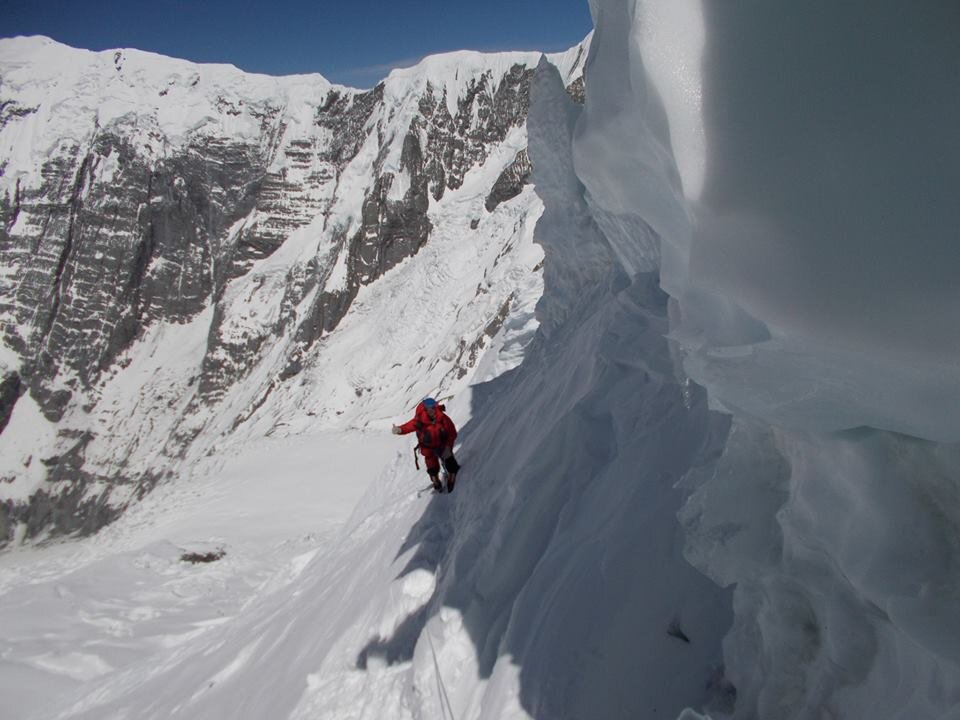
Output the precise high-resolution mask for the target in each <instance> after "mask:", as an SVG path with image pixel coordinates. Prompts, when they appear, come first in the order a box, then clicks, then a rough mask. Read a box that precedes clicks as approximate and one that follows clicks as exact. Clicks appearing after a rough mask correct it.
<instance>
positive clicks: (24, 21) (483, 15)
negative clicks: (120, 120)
mask: <svg viewBox="0 0 960 720" xmlns="http://www.w3.org/2000/svg"><path fill="white" fill-rule="evenodd" d="M0 4H2V6H3V10H2V12H0V36H2V37H10V36H13V35H47V36H49V37H52V38H53V39H54V40H58V41H60V42H63V43H66V44H67V45H73V46H74V47H82V48H88V49H91V50H106V49H110V48H116V47H134V48H139V49H141V50H150V51H153V52H158V53H162V54H164V55H171V56H173V57H180V58H186V59H188V60H194V61H196V62H228V63H232V64H234V65H237V66H238V67H240V68H242V69H244V70H248V71H251V72H264V73H269V74H271V75H286V74H290V73H297V72H319V73H322V74H323V75H324V76H326V77H327V78H328V79H330V80H332V81H334V82H340V83H345V84H348V85H356V86H359V87H369V86H371V85H373V84H375V83H376V82H377V81H378V80H380V79H381V78H383V77H384V76H385V75H386V74H387V72H388V71H389V69H390V68H391V67H396V66H405V65H412V64H414V63H415V62H416V61H417V60H419V59H420V58H421V57H423V56H424V55H430V54H433V53H437V52H445V51H449V50H460V49H464V48H468V49H473V50H486V51H496V50H546V51H556V50H561V49H565V48H567V47H570V46H571V45H574V44H575V43H577V42H579V41H580V40H581V39H583V37H584V36H585V35H586V34H587V33H588V32H589V31H590V28H591V27H592V24H591V22H590V12H589V9H588V6H587V0H535V1H534V0H478V1H476V2H459V0H447V1H446V2H444V1H443V0H396V1H394V2H390V0H339V1H336V0H325V1H322V0H314V1H312V2H310V1H307V0H271V1H270V2H252V1H250V0H199V1H198V0H148V1H141V0H127V1H126V2H124V1H123V0H0Z"/></svg>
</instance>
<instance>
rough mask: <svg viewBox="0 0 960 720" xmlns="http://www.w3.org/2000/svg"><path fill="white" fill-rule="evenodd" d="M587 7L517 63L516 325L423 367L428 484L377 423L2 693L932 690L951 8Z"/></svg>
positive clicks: (790, 700)
mask: <svg viewBox="0 0 960 720" xmlns="http://www.w3.org/2000/svg"><path fill="white" fill-rule="evenodd" d="M592 10H593V13H594V19H595V22H596V31H595V35H594V39H593V43H592V45H591V51H590V57H589V60H588V63H587V71H586V72H587V103H586V105H585V106H584V107H583V108H582V109H581V108H579V107H577V106H574V105H573V104H572V103H571V102H570V101H569V100H568V98H567V96H566V94H565V92H564V90H563V85H564V83H563V81H562V79H561V78H560V76H559V75H558V73H557V71H556V70H554V69H552V68H551V67H549V66H548V65H546V64H543V65H541V67H540V69H539V70H538V74H537V76H536V79H535V82H534V84H533V87H532V89H531V94H532V97H533V101H532V108H531V117H530V122H529V142H530V153H531V159H532V161H533V164H534V167H535V172H534V181H535V184H536V190H537V193H538V195H539V196H540V198H541V200H542V203H543V210H542V215H541V216H540V219H539V221H538V223H537V226H536V228H535V230H534V231H533V236H534V237H535V239H536V240H537V242H538V243H540V244H541V245H542V247H543V252H544V273H543V297H542V299H541V300H540V301H539V302H538V304H537V318H538V319H539V322H540V327H539V330H538V331H537V333H536V335H535V337H534V339H533V340H532V341H531V342H530V343H529V344H528V345H527V346H526V350H525V353H524V356H523V362H522V363H520V364H519V365H516V366H514V367H513V368H512V369H511V370H510V371H508V372H506V373H503V374H500V375H499V376H497V377H495V378H494V379H492V380H491V381H490V382H487V383H483V384H475V385H473V386H472V387H470V388H469V389H468V390H463V391H460V390H458V392H457V394H456V397H454V399H453V400H452V401H451V402H450V412H451V414H452V415H453V417H454V418H455V419H457V420H458V421H461V422H462V421H463V420H466V419H467V418H469V421H468V422H462V424H463V433H462V438H461V443H460V446H459V448H458V454H459V456H460V458H461V460H462V461H463V463H464V466H465V470H464V473H463V477H462V478H461V480H460V482H459V484H458V487H457V491H456V493H454V494H453V495H450V496H430V495H419V494H418V493H417V489H418V488H420V487H422V486H423V485H424V477H423V474H422V473H419V474H418V473H416V472H415V470H414V469H413V468H412V467H411V463H410V458H409V455H408V449H409V445H407V446H406V447H405V449H404V451H403V452H402V453H401V454H400V455H398V456H397V458H396V459H395V461H394V463H393V464H392V465H391V466H390V467H389V468H388V469H387V470H386V471H385V472H384V473H383V474H382V475H381V476H380V477H379V479H378V480H377V481H376V482H375V483H374V484H373V485H372V486H371V487H370V488H369V490H368V491H367V493H366V494H365V495H364V497H363V498H362V499H361V500H360V502H359V504H358V505H357V507H356V509H355V510H354V512H353V514H352V516H351V518H350V519H349V520H348V521H347V523H346V524H345V525H344V526H343V527H342V529H341V530H340V531H339V532H338V533H337V534H336V535H335V536H333V537H332V538H330V539H329V540H328V541H327V542H324V543H322V544H320V545H319V546H314V547H312V548H311V550H315V551H316V553H315V554H314V555H312V556H311V557H307V556H305V555H303V552H302V551H301V552H298V551H297V550H294V549H289V550H288V549H282V550H281V549H277V550H276V552H277V556H276V557H277V558H278V559H277V564H278V567H276V571H275V573H274V574H272V575H270V576H269V577H266V576H263V575H261V576H259V577H261V579H262V582H261V584H260V585H259V586H258V589H257V591H256V592H255V593H250V594H247V595H246V596H245V597H247V598H248V600H247V602H246V603H240V604H239V607H238V606H237V605H236V604H235V605H232V606H230V608H229V609H230V612H229V613H225V615H227V616H228V617H229V619H228V620H226V621H224V622H221V623H219V624H216V625H210V624H209V623H207V624H204V625H201V626H200V627H199V628H198V627H195V626H191V627H190V629H189V631H190V632H194V631H197V630H201V629H202V632H198V633H197V634H196V635H192V636H190V637H189V638H188V640H185V641H184V642H182V643H180V644H178V645H175V646H174V647H165V646H161V647H159V648H155V647H150V648H149V649H144V648H143V647H142V646H138V645H137V644H136V643H134V646H135V647H139V648H140V651H139V656H138V658H136V659H135V661H134V662H130V663H128V664H126V665H125V666H124V667H123V668H122V669H119V670H117V671H115V672H114V671H112V670H111V667H113V663H111V662H110V660H109V659H108V658H106V657H104V656H100V655H98V654H97V653H95V652H93V651H91V650H90V647H89V646H88V647H87V649H86V650H85V651H81V650H75V651H74V650H71V651H68V652H66V653H62V655H61V656H53V657H51V654H50V652H49V650H46V651H43V652H40V653H39V654H38V655H36V656H32V655H31V656H29V657H31V658H32V661H33V666H39V667H41V668H43V669H44V672H57V671H60V672H61V673H62V672H63V669H64V668H67V669H68V671H69V672H68V675H69V673H72V675H73V676H74V677H86V678H88V681H87V682H88V684H87V685H85V686H83V687H75V688H73V689H72V690H70V691H69V692H67V691H65V692H64V694H63V695H60V696H59V697H58V698H57V699H56V700H55V701H52V702H51V705H50V706H48V707H46V708H37V709H36V710H37V712H35V713H34V716H35V717H63V718H68V717H87V718H121V717H129V716H134V715H135V716H137V717H144V718H166V717H171V716H182V717H191V718H260V717H264V716H270V717H291V718H317V717H322V718H385V717H389V718H438V717H439V718H457V719H458V720H459V719H461V718H473V719H476V718H483V719H492V718H531V717H532V718H583V717H597V718H621V717H624V718H626V717H631V718H633V717H644V718H656V717H666V718H675V717H682V718H684V720H689V719H691V718H696V717H703V714H704V713H706V714H708V715H710V716H711V717H714V718H724V717H733V718H738V719H739V718H744V719H747V718H762V719H763V720H767V719H774V720H780V719H791V718H804V719H806V718H824V717H832V718H858V719H859V718H874V717H876V718H885V719H886V718H898V719H899V718H903V719H906V718H944V719H946V718H953V717H957V709H958V707H960V661H958V648H960V644H958V642H957V637H960V634H958V632H957V631H958V628H957V618H958V615H957V612H956V607H957V600H958V598H957V592H958V590H957V588H958V587H960V583H958V578H960V572H958V568H960V563H958V558H960V548H958V545H957V542H956V538H957V528H958V527H960V502H958V497H960V494H958V490H957V488H958V485H957V483H958V477H960V452H958V446H957V444H956V440H957V438H956V428H957V427H960V423H957V416H956V410H955V408H956V407H957V405H956V403H955V402H954V399H955V393H956V392H957V388H958V386H960V385H958V383H956V366H955V361H954V357H955V356H954V354H952V353H953V348H954V345H953V343H954V341H955V340H956V335H955V333H954V332H953V327H954V326H955V323H952V322H951V318H952V317H953V316H954V315H955V314H956V310H957V303H956V297H955V291H956V288H957V283H956V275H955V274H951V269H952V268H956V267H957V266H958V264H957V263H956V260H957V259H958V258H957V254H956V243H953V242H951V241H950V240H949V238H950V237H952V236H951V235H950V234H949V233H950V232H951V230H952V231H953V232H955V227H956V223H954V222H953V221H954V215H953V214H954V213H955V212H956V204H955V203H951V202H949V201H948V200H949V198H948V197H946V198H945V196H949V192H950V191H951V188H955V187H956V183H955V182H954V180H955V178H954V175H953V174H954V173H955V172H956V169H957V168H958V167H960V162H957V161H958V160H960V158H958V157H957V148H958V146H957V144H956V137H957V134H956V131H955V129H954V128H953V127H952V126H950V125H949V124H948V123H946V122H944V121H943V119H944V118H949V117H952V116H953V114H955V113H954V111H955V110H956V103H957V96H956V93H951V92H949V90H946V89H948V88H951V87H952V85H951V84H949V83H948V82H946V81H945V80H946V78H947V77H952V76H953V74H955V73H954V70H955V69H956V63H957V59H958V57H957V55H958V50H957V46H956V43H954V42H953V41H952V40H953V38H952V35H951V29H952V28H954V27H956V22H955V21H956V20H957V16H956V10H955V8H954V6H953V5H952V4H949V3H947V2H942V3H933V4H931V5H929V7H928V8H927V9H926V10H925V11H924V12H919V11H917V12H908V11H907V10H905V9H903V8H901V7H899V6H897V5H896V4H881V5H876V4H871V6H870V8H869V10H870V12H869V13H867V12H866V11H865V8H864V7H859V5H857V4H853V5H845V6H843V7H837V6H836V5H835V4H831V5H830V6H829V7H828V6H827V5H826V3H820V2H814V3H805V4H802V5H797V6H796V7H790V8H788V7H786V6H785V5H782V4H780V5H777V6H775V7H774V6H771V8H770V9H767V8H762V7H759V6H758V5H757V4H756V3H747V2H737V1H736V0H732V1H731V2H726V3H723V4H716V5H714V4H710V5H707V4H702V3H697V2H692V1H691V2H638V1H636V0H596V1H595V2H593V3H592ZM894 39H895V40H896V42H894ZM814 40H815V42H814ZM825 65H826V67H827V68H828V69H829V72H825V71H824V67H825ZM794 91H796V92H795V95H796V96H795V97H794V94H793V93H794ZM901 97H902V98H904V102H903V103H902V105H898V104H896V103H894V104H893V108H892V109H891V107H890V101H891V98H894V99H895V98H901ZM888 111H889V112H888ZM903 137H910V138H912V139H913V140H914V143H913V145H912V146H910V145H908V144H906V143H904V142H902V138H903ZM940 158H945V160H943V161H941V160H940ZM906 237H908V238H909V239H910V243H911V244H910V250H909V252H908V251H907V250H905V246H904V244H903V243H904V238H906ZM465 266H469V261H467V262H465ZM397 271H399V272H402V269H401V268H398V269H397ZM463 272H466V268H464V269H463ZM738 273H743V274H744V276H743V277H742V278H739V279H738V277H737V274H738ZM878 288H879V291H878ZM885 293H889V297H888V296H887V294H885ZM391 297H397V296H396V295H392V296H391ZM360 307H361V308H362V307H363V304H362V302H361V303H360ZM789 307H795V308H796V312H788V311H787V310H786V308H789ZM913 311H916V312H917V313H919V314H915V313H914V312H913ZM918 317H920V318H921V320H922V321H921V320H917V318H918ZM357 322H358V326H359V323H360V321H359V320H358V321H357ZM522 325H523V326H524V327H526V323H522ZM344 327H345V330H344V332H345V333H346V332H347V330H346V327H347V326H344ZM387 340H388V342H389V341H391V337H390V336H387ZM491 347H493V350H492V351H491V352H489V353H488V354H487V356H486V357H485V358H484V360H482V361H481V363H480V365H479V366H478V367H487V368H490V369H491V376H493V375H495V374H496V373H495V369H496V368H497V367H507V366H509V365H512V362H513V361H512V360H509V361H508V359H507V358H508V356H509V357H510V358H514V359H515V354H514V353H512V352H510V350H509V347H508V344H504V345H503V346H502V347H500V346H491ZM381 369H382V366H381ZM688 375H689V377H690V378H693V380H695V381H696V382H693V381H691V380H689V379H688ZM891 378H893V379H891ZM697 383H700V384H697ZM930 387H935V388H936V389H937V390H938V392H937V393H936V394H934V395H933V396H930V395H929V394H928V393H929V388H930ZM420 392H421V388H420V387H418V386H417V385H416V382H414V384H413V385H412V386H409V387H404V389H403V391H402V392H400V393H393V394H392V395H391V397H393V398H395V399H397V400H398V401H399V399H401V398H402V399H403V400H406V399H408V398H416V397H417V396H418V394H419V393H420ZM405 393H409V395H407V394H405ZM289 402H290V398H289V397H288V396H284V395H283V394H282V393H281V394H277V393H274V394H273V395H271V397H270V398H269V399H268V400H267V401H266V403H265V404H264V406H263V407H264V408H265V417H275V418H280V417H281V416H282V413H284V412H286V410H285V409H284V408H286V407H288V404H289ZM398 404H399V402H398ZM355 412H356V413H357V414H356V417H357V418H362V419H364V420H369V421H371V425H372V424H373V423H372V421H373V419H374V417H373V415H372V413H373V412H374V407H373V406H372V405H371V406H364V405H363V404H361V405H359V406H357V410H356V411H355ZM389 419H390V418H380V419H377V421H378V422H383V423H384V427H385V425H386V423H387V422H388V421H389ZM284 422H287V423H289V422H290V421H289V420H285V421H284ZM285 427H286V425H280V424H276V425H275V426H274V430H273V432H274V434H275V435H276V434H279V436H281V437H282V436H284V435H285V434H286V433H287V432H288V431H287V430H285V429H284V428H285ZM298 430H299V431H302V430H303V428H299V429H298ZM289 433H290V434H291V435H292V434H293V430H292V429H291V430H290V431H289ZM239 439H241V438H238V440H239ZM242 439H243V440H244V441H245V442H252V441H253V439H254V437H253V436H252V435H246V434H243V436H242ZM397 442H400V443H401V444H402V443H403V441H402V440H401V441H397ZM228 447H229V441H228V442H227V443H226V444H225V445H224V446H223V447H222V448H220V450H221V452H227V451H228ZM222 459H223V456H219V460H218V456H214V458H213V459H212V460H211V462H213V463H216V462H222ZM170 487H171V488H172V487H174V486H173V485H171V486H170ZM678 515H679V520H680V522H679V523H678V522H677V516H678ZM161 518H162V515H161ZM143 520H144V518H139V519H138V516H137V515H135V514H130V515H128V516H127V517H126V518H124V519H123V520H121V521H120V523H118V524H117V525H115V526H113V527H111V528H110V531H111V532H117V533H120V532H121V530H120V529H121V528H122V527H124V525H123V524H124V523H128V522H129V523H133V527H134V528H140V529H135V531H131V534H129V535H126V536H125V537H126V541H127V543H128V544H127V546H126V547H127V549H128V550H129V549H132V548H140V547H142V543H143V542H144V541H145V540H147V539H148V538H149V537H150V533H152V532H153V531H152V530H149V528H150V527H152V525H151V524H150V523H145V524H144V525H143V526H141V524H140V523H141V522H142V521H143ZM160 521H161V520H160V519H157V520H154V521H151V522H158V523H159V522H160ZM159 527H161V528H162V525H160V526H159ZM232 527H234V528H236V527H237V526H234V525H232ZM114 528H116V530H115V529H114ZM143 528H146V529H143ZM239 532H241V533H242V532H243V531H242V529H241V530H240V531H239ZM102 537H103V538H104V540H103V542H104V545H103V546H102V548H103V553H104V554H105V555H106V557H107V558H114V560H115V559H116V557H117V555H116V549H117V547H118V545H111V544H110V543H111V542H112V541H110V540H109V534H105V535H103V536H102ZM85 542H87V543H91V544H92V543H94V542H99V539H98V540H89V541H85ZM118 542H119V541H118ZM301 550H302V546H301ZM165 552H167V555H166V556H164V555H162V552H160V551H158V553H157V554H160V555H161V556H162V557H167V558H169V551H165ZM270 552H273V550H271V551H270ZM8 557H12V558H16V556H15V555H13V556H8ZM688 560H689V563H688ZM4 562H10V563H11V564H12V567H13V569H12V570H10V571H8V576H9V577H12V578H13V580H11V581H10V582H11V583H12V584H11V587H14V586H15V589H16V588H20V589H23V588H27V587H32V586H30V585H29V583H31V582H34V581H35V580H36V579H38V578H40V577H42V575H41V571H40V570H38V569H35V568H32V567H28V566H26V565H25V564H23V563H21V561H19V560H16V559H13V560H8V559H5V560H4ZM165 562H167V563H168V565H167V566H166V567H168V568H169V565H170V563H169V559H168V560H166V561H165ZM691 564H692V566H695V567H697V568H699V569H700V570H701V571H702V572H703V573H704V574H703V575H701V574H700V573H698V572H696V571H695V570H694V569H693V567H692V566H691ZM161 567H164V566H163V564H162V562H161ZM62 571H63V570H62V566H61V567H60V568H59V569H58V568H54V569H52V570H51V578H52V579H55V578H56V577H58V573H62ZM81 572H82V573H83V574H86V573H90V576H91V577H93V576H95V573H96V572H97V570H96V569H95V568H93V567H92V566H87V567H86V568H85V569H83V570H82V571H81ZM175 572H177V573H180V572H183V571H182V569H179V568H178V569H177V570H176V571H175ZM210 572H214V573H217V572H220V571H219V570H217V569H216V567H215V566H213V567H212V569H211V571H210ZM119 574H120V572H119V571H118V570H113V571H111V572H110V573H109V575H110V576H113V577H116V576H117V575H119ZM240 575H241V576H244V577H245V576H247V575H246V574H245V573H244V572H241V573H240ZM249 576H256V575H255V573H253V572H251V573H250V574H249ZM705 576H708V577H709V578H711V579H712V580H713V581H714V582H710V581H708V580H707V577H705ZM137 580H140V581H142V582H144V583H145V584H146V585H148V586H149V585H150V584H151V583H157V582H158V580H157V579H156V578H155V577H153V578H150V577H138V578H134V580H133V581H132V582H133V583H134V584H135V583H136V581H137ZM34 584H35V585H37V583H35V582H34ZM38 587H39V585H38ZM18 591H19V590H18ZM24 591H25V592H28V593H33V592H34V591H35V590H24ZM36 592H40V590H36ZM47 592H53V590H48V591H47ZM218 596H220V597H229V595H226V593H221V594H220V595H218ZM4 597H6V596H4ZM33 597H35V596H33ZM33 597H32V596H30V595H29V594H28V597H27V598H26V601H30V600H31V599H33ZM5 607H6V608H7V609H6V612H11V610H10V608H11V607H14V605H13V604H6V605H5ZM178 607H183V608H190V607H192V605H191V603H190V601H189V600H188V601H186V602H185V603H183V605H182V606H178ZM59 612H61V613H62V612H64V611H62V610H61V611H59ZM51 617H52V618H56V617H58V614H57V613H51ZM206 619H208V618H201V621H202V620H206ZM48 622H50V623H52V622H53V620H49V621H48ZM86 632H87V634H86V635H85V636H84V637H83V638H82V639H85V640H87V641H92V640H93V639H92V637H91V635H90V634H89V631H86ZM185 632H186V631H185ZM144 634H146V633H144ZM168 634H172V633H170V632H169V631H168ZM37 635H39V632H38V633H37ZM168 645H174V643H172V642H171V643H168ZM93 647H96V644H95V642H94V644H93ZM41 650H43V649H42V648H41ZM72 653H76V654H72ZM27 656H28V653H26V652H22V651H20V650H19V649H18V650H17V651H16V652H10V651H7V654H6V655H5V656H4V658H5V661H6V662H10V663H11V664H13V665H14V666H17V667H19V666H20V665H23V664H24V658H26V657H27ZM10 658H12V659H10ZM38 658H39V659H38ZM108 666H109V667H108Z"/></svg>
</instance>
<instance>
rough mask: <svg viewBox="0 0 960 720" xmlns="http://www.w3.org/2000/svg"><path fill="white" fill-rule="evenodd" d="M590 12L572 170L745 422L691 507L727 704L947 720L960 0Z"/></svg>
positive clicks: (745, 713)
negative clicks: (724, 597)
mask: <svg viewBox="0 0 960 720" xmlns="http://www.w3.org/2000/svg"><path fill="white" fill-rule="evenodd" d="M592 10H593V13H594V19H595V23H596V31H595V35H594V45H593V47H594V49H593V51H592V53H591V58H590V61H589V63H588V67H587V79H588V82H587V103H586V108H585V112H584V114H583V116H582V118H581V119H580V122H579V124H578V126H577V128H576V137H575V141H574V147H573V153H574V160H575V167H576V172H577V175H578V177H579V178H580V180H581V181H582V182H583V184H584V186H585V188H586V197H587V201H588V203H589V205H590V207H591V208H592V211H593V215H594V217H595V218H596V220H597V223H598V224H599V225H600V227H601V228H602V229H603V232H604V234H605V236H606V237H607V240H608V242H609V244H610V246H611V247H612V248H613V249H614V251H615V253H616V255H617V257H618V258H619V259H620V261H621V263H622V264H623V266H624V267H625V268H626V269H627V271H628V272H631V273H636V272H638V271H641V270H645V269H648V268H649V267H650V265H651V263H657V262H659V266H660V272H661V283H662V287H663V288H664V289H665V290H666V291H667V292H669V293H670V295H671V296H672V311H671V336H672V337H673V338H674V340H676V341H677V343H678V346H679V348H680V349H681V351H682V356H683V368H684V370H685V371H686V372H687V373H689V375H690V376H691V377H692V378H693V379H695V380H696V381H697V382H699V383H701V384H702V385H704V386H705V387H706V388H707V390H708V392H709V395H710V398H711V401H712V402H713V403H714V405H715V406H716V407H720V408H724V409H726V410H727V411H729V412H730V413H732V415H733V429H732V432H731V435H730V438H729V440H728V443H727V446H726V449H725V451H724V455H723V457H722V458H721V459H720V461H719V462H718V463H717V464H716V465H715V466H713V467H712V468H710V469H709V470H707V471H704V472H702V473H699V475H698V476H696V477H694V476H693V475H691V477H690V481H691V483H694V484H696V483H700V485H699V489H698V490H697V491H696V493H695V494H694V496H693V497H692V498H691V500H690V502H689V503H688V504H687V506H686V508H685V509H684V511H683V512H682V514H681V519H682V520H683V522H684V525H685V528H686V530H687V537H688V548H687V553H688V557H689V558H690V560H691V561H692V562H694V563H695V564H696V565H697V566H698V567H700V568H701V569H703V570H704V572H706V573H707V574H709V575H711V577H713V578H714V579H715V580H717V582H719V583H721V584H723V585H732V584H736V586H737V590H736V594H735V611H736V615H737V620H736V622H735V626H734V629H733V631H732V632H731V634H730V635H729V636H728V638H727V640H726V645H725V657H726V660H727V670H728V673H729V674H730V676H731V677H732V678H733V679H734V681H735V682H736V684H737V686H738V689H739V691H740V692H739V696H738V704H737V711H736V717H742V718H749V717H761V718H794V717H796V718H801V717H802V718H806V717H824V716H827V717H844V718H847V717H849V718H860V717H874V716H875V717H904V718H906V717H930V718H934V717H948V716H949V717H953V716H954V715H951V713H955V712H956V711H957V708H958V707H960V640H956V638H958V637H960V632H958V630H960V628H958V622H960V620H958V618H960V615H958V614H957V613H956V612H955V610H953V609H951V608H956V607H958V601H960V543H958V541H957V529H958V528H960V449H958V446H957V445H956V443H957V441H958V440H960V410H958V408H960V363H958V357H960V330H958V328H960V326H958V323H957V317H958V314H960V243H958V242H957V228H958V227H960V203H957V202H956V198H955V194H956V189H957V188H958V187H960V132H958V131H957V129H956V123H955V122H953V119H954V118H956V117H957V115H958V111H960V93H958V92H956V89H955V82H954V81H952V80H951V78H954V77H956V75H957V72H958V70H960V44H958V43H956V40H955V38H956V30H957V28H960V6H958V5H957V4H956V3H953V2H949V1H946V0H942V1H936V2H928V3H923V4H922V6H916V5H911V4H908V3H902V2H881V3H876V2H870V3H867V2H847V3H842V4H839V5H838V4H836V3H829V2H821V1H816V2H808V3H787V2H753V1H747V0H731V1H729V2H723V3H719V2H708V3H701V2H696V1H695V0H686V1H684V2H673V1H671V2H666V1H663V2H659V1H657V2H644V1H642V0H598V1H597V2H593V3H592ZM644 226H649V227H651V228H652V229H653V230H654V231H655V233H656V235H657V236H658V241H656V242H653V243H651V241H650V239H649V237H648V236H647V235H646V234H645V233H641V232H639V229H641V228H643V227H644Z"/></svg>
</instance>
